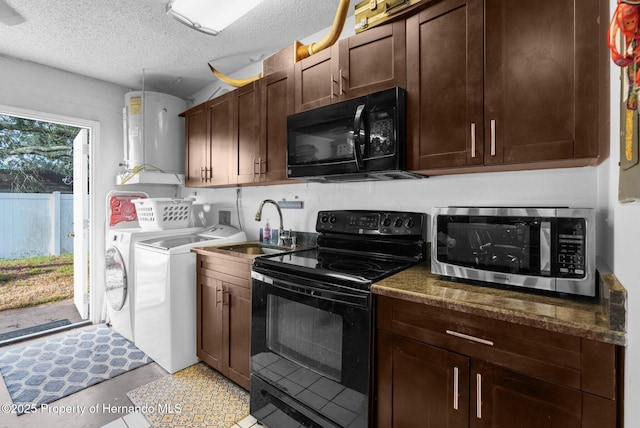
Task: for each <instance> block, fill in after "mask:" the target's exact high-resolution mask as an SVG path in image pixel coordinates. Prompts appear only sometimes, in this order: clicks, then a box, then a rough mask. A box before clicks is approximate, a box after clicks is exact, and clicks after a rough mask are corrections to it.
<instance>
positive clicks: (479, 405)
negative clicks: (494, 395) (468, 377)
mask: <svg viewBox="0 0 640 428" xmlns="http://www.w3.org/2000/svg"><path fill="white" fill-rule="evenodd" d="M476 418H478V419H482V375H481V374H480V373H476Z"/></svg>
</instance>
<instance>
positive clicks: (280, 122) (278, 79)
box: [256, 67, 294, 182]
mask: <svg viewBox="0 0 640 428" xmlns="http://www.w3.org/2000/svg"><path fill="white" fill-rule="evenodd" d="M293 94H294V78H293V67H289V68H286V69H284V70H280V71H277V72H275V73H273V74H270V75H268V76H266V77H264V78H263V79H261V80H260V104H261V108H260V114H261V122H262V125H261V132H262V135H261V138H260V140H261V146H260V154H259V156H258V166H256V169H257V170H258V174H259V180H260V181H263V182H269V181H279V180H285V179H286V178H287V116H288V115H290V114H292V113H293Z"/></svg>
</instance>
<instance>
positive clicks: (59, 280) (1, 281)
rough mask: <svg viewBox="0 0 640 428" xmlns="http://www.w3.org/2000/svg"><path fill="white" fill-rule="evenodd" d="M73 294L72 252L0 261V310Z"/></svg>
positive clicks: (23, 306) (65, 297)
mask: <svg viewBox="0 0 640 428" xmlns="http://www.w3.org/2000/svg"><path fill="white" fill-rule="evenodd" d="M72 297H73V254H63V255H61V256H44V257H33V258H28V259H19V260H0V310H5V309H14V308H26V307H29V306H36V305H40V304H42V303H49V302H57V301H59V300H66V299H70V298H72Z"/></svg>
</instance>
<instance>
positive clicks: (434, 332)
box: [378, 296, 582, 389]
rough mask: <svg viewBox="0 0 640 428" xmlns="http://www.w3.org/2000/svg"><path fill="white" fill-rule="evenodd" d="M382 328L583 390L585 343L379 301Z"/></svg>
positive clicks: (404, 303) (503, 323)
mask: <svg viewBox="0 0 640 428" xmlns="http://www.w3.org/2000/svg"><path fill="white" fill-rule="evenodd" d="M378 328H380V329H384V330H387V331H390V332H392V333H394V334H398V335H401V336H405V337H408V338H411V339H415V340H418V341H421V342H424V343H428V344H430V345H434V346H438V347H441V348H443V349H447V350H449V351H453V352H457V353H460V354H464V355H468V356H471V357H475V358H479V359H481V360H484V361H487V362H490V363H493V364H496V365H499V366H503V367H506V368H509V369H511V370H515V371H517V372H520V373H523V374H527V375H530V376H533V377H537V378H540V379H546V380H549V381H552V382H557V383H560V384H563V385H567V386H570V387H572V388H576V389H581V365H582V355H581V339H580V338H578V337H574V336H569V335H566V334H561V333H555V332H550V331H546V330H542V329H538V328H534V327H528V326H522V325H518V324H513V323H509V322H506V321H500V320H494V319H491V318H486V317H482V316H477V315H472V314H467V313H463V312H458V311H453V310H449V309H443V308H436V307H433V306H428V305H422V304H418V303H414V302H407V301H404V300H398V299H392V298H388V297H383V296H378Z"/></svg>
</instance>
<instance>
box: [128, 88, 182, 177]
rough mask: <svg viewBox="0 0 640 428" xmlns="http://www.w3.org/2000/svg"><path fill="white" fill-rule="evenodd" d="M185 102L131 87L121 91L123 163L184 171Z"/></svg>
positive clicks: (173, 172) (131, 166) (170, 170)
mask: <svg viewBox="0 0 640 428" xmlns="http://www.w3.org/2000/svg"><path fill="white" fill-rule="evenodd" d="M186 109H187V103H186V102H185V101H184V100H182V99H180V98H178V97H174V96H173V95H168V94H162V93H159V92H149V91H133V92H128V93H127V94H125V107H124V110H123V116H124V164H125V166H126V168H127V169H133V168H135V167H142V166H143V165H144V166H145V167H146V169H147V170H160V171H162V172H167V173H172V174H182V173H183V172H184V119H183V118H181V117H180V116H178V115H179V114H180V113H182V112H184V111H185V110H186Z"/></svg>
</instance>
